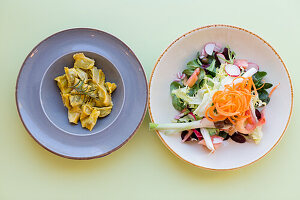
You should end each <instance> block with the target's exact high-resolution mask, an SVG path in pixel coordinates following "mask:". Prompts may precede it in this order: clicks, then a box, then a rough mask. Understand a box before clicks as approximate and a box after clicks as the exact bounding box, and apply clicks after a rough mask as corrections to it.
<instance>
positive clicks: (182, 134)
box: [181, 131, 190, 141]
mask: <svg viewBox="0 0 300 200" xmlns="http://www.w3.org/2000/svg"><path fill="white" fill-rule="evenodd" d="M187 133H188V131H182V132H181V140H183V139H184V137H185V136H186V134H187ZM188 140H190V138H188V139H187V140H186V141H188Z"/></svg>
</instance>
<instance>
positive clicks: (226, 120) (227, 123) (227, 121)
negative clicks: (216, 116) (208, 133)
mask: <svg viewBox="0 0 300 200" xmlns="http://www.w3.org/2000/svg"><path fill="white" fill-rule="evenodd" d="M224 123H225V125H231V124H232V123H231V121H230V120H229V119H228V118H226V119H225V120H224Z"/></svg>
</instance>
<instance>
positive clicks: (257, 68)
mask: <svg viewBox="0 0 300 200" xmlns="http://www.w3.org/2000/svg"><path fill="white" fill-rule="evenodd" d="M251 68H254V69H256V70H257V71H258V70H259V66H258V65H257V64H256V63H252V62H249V63H248V67H247V69H251Z"/></svg>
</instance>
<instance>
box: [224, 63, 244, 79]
mask: <svg viewBox="0 0 300 200" xmlns="http://www.w3.org/2000/svg"><path fill="white" fill-rule="evenodd" d="M225 71H226V73H227V74H228V76H231V77H237V76H239V75H240V74H241V70H240V68H239V67H238V66H236V65H232V64H228V65H226V66H225Z"/></svg>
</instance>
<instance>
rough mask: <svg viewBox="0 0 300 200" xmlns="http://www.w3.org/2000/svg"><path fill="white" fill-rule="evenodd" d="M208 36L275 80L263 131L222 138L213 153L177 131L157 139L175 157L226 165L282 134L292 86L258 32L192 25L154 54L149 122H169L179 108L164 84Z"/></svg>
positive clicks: (261, 152)
mask: <svg viewBox="0 0 300 200" xmlns="http://www.w3.org/2000/svg"><path fill="white" fill-rule="evenodd" d="M207 42H219V43H222V44H223V45H227V44H228V45H229V46H230V47H231V48H232V49H233V50H234V51H235V52H236V53H237V58H245V59H247V60H249V61H251V62H255V63H257V64H258V65H259V66H260V70H263V71H266V72H267V73H268V75H267V78H266V80H267V81H268V82H271V83H273V84H274V85H276V84H278V83H280V86H279V87H278V89H276V91H275V92H274V93H273V95H272V97H271V101H270V103H269V104H268V105H267V108H266V113H265V114H266V124H265V125H264V127H263V132H264V136H263V138H262V140H261V142H260V144H258V145H256V144H254V143H251V142H250V143H243V144H239V143H235V142H233V141H232V140H228V141H226V142H224V144H223V146H222V147H221V148H219V149H218V150H217V151H216V152H215V153H214V154H209V153H208V151H206V150H205V149H204V148H203V146H201V145H199V144H196V143H195V144H191V143H189V144H188V143H182V142H181V138H180V135H178V134H175V135H174V136H166V135H164V134H162V133H161V132H157V134H158V136H159V137H160V139H161V140H162V142H163V143H164V144H165V145H166V146H167V147H168V148H169V150H171V151H172V152H173V153H174V154H175V155H176V156H177V157H179V158H181V159H182V160H184V161H186V162H188V163H190V164H192V165H195V166H197V167H201V168H205V169H210V170H230V169H237V168H240V167H244V166H247V165H249V164H251V163H254V162H255V161H257V160H259V159H260V158H262V157H264V156H265V155H266V154H267V153H268V152H270V151H271V150H272V149H273V148H274V147H275V146H276V145H277V144H278V142H279V141H280V140H281V138H282V136H283V135H284V132H285V130H286V129H287V126H288V123H289V121H290V117H291V113H292V108H293V89H292V83H291V78H290V76H289V73H288V70H287V68H286V66H285V64H284V63H283V61H282V59H281V57H280V56H279V55H278V53H277V52H276V51H275V50H274V48H273V47H272V46H271V45H270V44H269V43H267V42H266V41H265V40H263V39H262V38H261V37H259V36H258V35H256V34H254V33H252V32H250V31H247V30H245V29H243V28H239V27H235V26H230V25H209V26H204V27H200V28H197V29H195V30H192V31H190V32H188V33H186V34H184V35H182V36H180V37H179V38H177V39H176V40H175V41H174V42H173V43H172V44H170V45H169V47H168V48H167V49H166V50H165V51H164V52H163V54H162V55H161V56H160V57H159V58H158V60H157V62H156V64H155V67H154V69H153V71H152V74H151V77H150V83H149V114H150V117H151V120H152V122H154V123H168V122H170V121H171V120H172V119H173V117H174V115H176V114H177V113H178V111H176V110H175V109H174V108H173V106H172V101H171V97H170V93H169V85H170V83H171V82H172V81H173V80H174V79H175V78H176V74H177V72H181V71H182V70H183V69H184V68H185V66H186V63H187V62H188V61H190V60H192V59H194V58H195V57H196V54H197V52H198V51H199V50H201V48H202V47H203V45H204V44H205V43H207Z"/></svg>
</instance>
